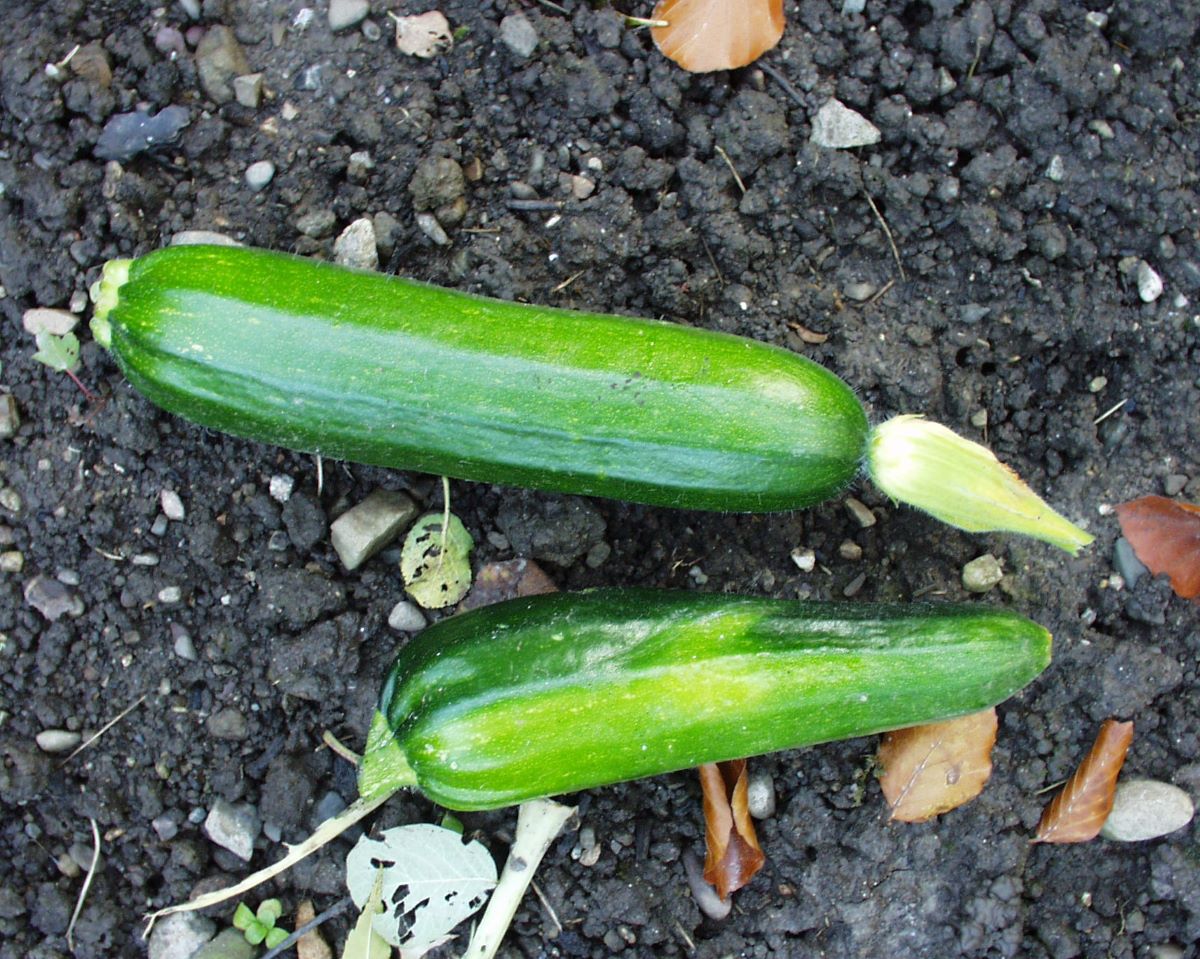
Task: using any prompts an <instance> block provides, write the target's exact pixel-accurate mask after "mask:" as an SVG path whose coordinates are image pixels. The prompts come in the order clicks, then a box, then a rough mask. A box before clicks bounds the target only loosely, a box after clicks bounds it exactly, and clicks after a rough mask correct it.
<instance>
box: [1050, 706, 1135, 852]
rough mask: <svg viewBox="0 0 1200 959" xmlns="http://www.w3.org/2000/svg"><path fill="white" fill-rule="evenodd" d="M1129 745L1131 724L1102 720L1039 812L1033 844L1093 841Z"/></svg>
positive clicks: (1101, 825) (1110, 800) (1099, 827)
mask: <svg viewBox="0 0 1200 959" xmlns="http://www.w3.org/2000/svg"><path fill="white" fill-rule="evenodd" d="M1131 742H1133V723H1119V722H1117V721H1116V720H1115V719H1106V720H1105V721H1104V723H1103V724H1102V725H1101V726H1100V732H1099V734H1098V735H1097V736H1096V741H1095V742H1094V743H1093V744H1092V748H1091V750H1090V751H1089V752H1088V754H1087V756H1086V757H1085V758H1084V760H1083V762H1081V763H1080V764H1079V768H1078V769H1076V770H1075V772H1074V773H1073V774H1072V776H1071V778H1070V779H1068V780H1067V784H1066V785H1065V786H1063V788H1062V790H1061V791H1060V792H1059V794H1058V795H1057V796H1055V797H1054V799H1052V800H1051V801H1050V805H1049V806H1047V807H1046V810H1045V812H1043V813H1042V821H1041V822H1039V823H1038V829H1037V835H1036V836H1035V837H1034V840H1033V841H1034V842H1087V841H1088V840H1089V839H1095V838H1096V835H1097V834H1098V833H1099V832H1100V829H1101V827H1103V825H1104V820H1106V819H1107V818H1108V814H1109V813H1110V812H1111V811H1112V805H1113V795H1114V793H1115V792H1116V790H1117V776H1118V775H1119V774H1120V772H1121V766H1123V765H1124V764H1125V753H1127V752H1128V751H1129V744H1130V743H1131Z"/></svg>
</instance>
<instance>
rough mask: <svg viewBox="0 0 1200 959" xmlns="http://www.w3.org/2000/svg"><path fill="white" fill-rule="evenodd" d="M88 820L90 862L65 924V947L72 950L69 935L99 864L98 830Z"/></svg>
mask: <svg viewBox="0 0 1200 959" xmlns="http://www.w3.org/2000/svg"><path fill="white" fill-rule="evenodd" d="M88 822H90V823H91V824H92V864H91V865H90V866H88V872H87V877H86V878H85V879H84V880H83V887H82V888H81V889H80V890H79V898H78V899H77V900H76V901H75V911H74V912H73V913H71V922H70V924H69V925H68V926H67V948H68V949H70V950H71V951H72V952H74V951H75V943H74V942H72V941H71V936H72V935H73V934H74V932H75V920H77V919H78V918H79V914H80V913H81V912H83V901H84V900H85V899H87V894H88V890H89V889H91V888H92V880H93V879H94V878H95V877H96V867H97V866H99V865H100V830H99V829H98V828H97V827H96V820H94V819H91V818H89V819H88Z"/></svg>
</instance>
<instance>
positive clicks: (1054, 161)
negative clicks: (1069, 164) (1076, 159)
mask: <svg viewBox="0 0 1200 959" xmlns="http://www.w3.org/2000/svg"><path fill="white" fill-rule="evenodd" d="M1066 175H1067V170H1066V166H1065V165H1064V164H1063V158H1062V157H1060V156H1059V155H1058V154H1057V153H1056V154H1054V156H1052V157H1051V158H1050V165H1049V166H1047V167H1046V179H1047V180H1052V181H1053V182H1055V183H1062V181H1063V177H1065V176H1066Z"/></svg>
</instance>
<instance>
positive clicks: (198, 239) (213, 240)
mask: <svg viewBox="0 0 1200 959" xmlns="http://www.w3.org/2000/svg"><path fill="white" fill-rule="evenodd" d="M241 245H242V244H241V243H239V242H238V241H237V240H235V239H234V238H233V237H231V236H226V235H225V234H224V233H218V232H216V230H181V231H180V232H178V233H176V234H175V235H174V236H173V237H171V246H241Z"/></svg>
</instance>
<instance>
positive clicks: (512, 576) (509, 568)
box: [457, 559, 558, 613]
mask: <svg viewBox="0 0 1200 959" xmlns="http://www.w3.org/2000/svg"><path fill="white" fill-rule="evenodd" d="M557 590H558V587H557V586H555V585H554V580H552V579H551V578H550V577H549V576H547V575H546V573H545V571H544V570H543V569H542V568H541V567H540V566H539V565H538V564H537V563H535V562H534V561H533V560H531V559H508V560H500V561H497V562H494V563H488V564H487V565H486V566H484V567H483V568H482V569H480V570H479V572H478V573H476V574H475V582H474V583H472V584H471V591H470V592H469V593H467V595H466V598H464V599H463V601H462V602H461V603H459V604H458V610H457V611H458V612H460V613H462V612H466V611H467V610H468V609H476V608H478V607H480V606H491V605H492V603H499V602H502V601H503V600H506V599H516V598H518V597H521V596H538V595H540V594H542V593H553V592H556V591H557Z"/></svg>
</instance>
